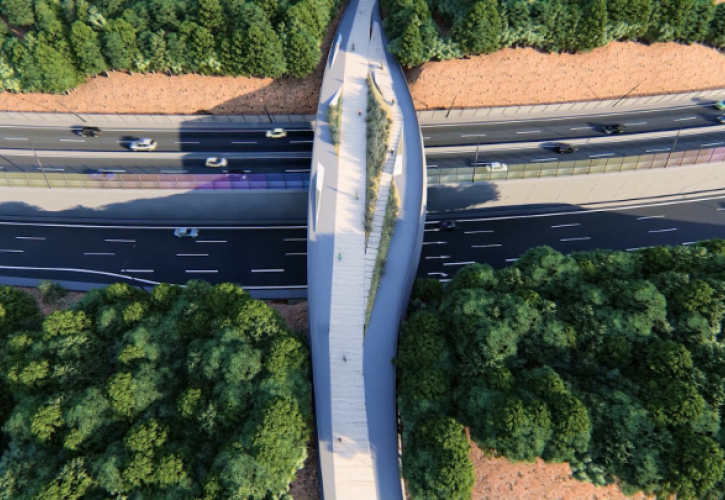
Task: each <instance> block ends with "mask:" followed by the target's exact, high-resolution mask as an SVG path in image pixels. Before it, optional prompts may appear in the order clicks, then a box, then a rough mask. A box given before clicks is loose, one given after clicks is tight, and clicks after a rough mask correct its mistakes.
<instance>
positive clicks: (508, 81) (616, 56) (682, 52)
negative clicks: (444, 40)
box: [407, 42, 725, 110]
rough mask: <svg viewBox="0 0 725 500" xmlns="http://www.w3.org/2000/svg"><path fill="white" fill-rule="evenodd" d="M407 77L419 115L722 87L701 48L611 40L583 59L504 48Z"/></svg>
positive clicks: (718, 69) (719, 67)
mask: <svg viewBox="0 0 725 500" xmlns="http://www.w3.org/2000/svg"><path fill="white" fill-rule="evenodd" d="M407 74H408V83H409V85H410V89H411V92H412V94H413V100H414V102H415V106H416V108H417V109H419V110H427V109H430V110H433V109H448V108H449V107H450V106H451V103H453V108H454V109H455V108H478V107H488V106H510V105H522V104H547V103H556V102H568V101H590V100H599V99H613V98H614V99H617V98H621V97H623V96H624V95H626V94H627V93H629V96H631V97H634V96H642V95H654V94H670V93H678V92H688V91H691V90H705V89H715V88H723V87H725V55H723V53H722V52H719V51H718V50H716V49H712V48H708V47H705V46H703V45H681V44H678V43H657V44H653V45H645V44H641V43H636V42H612V43H610V44H609V45H607V46H606V47H601V48H599V49H596V50H593V51H591V52H589V53H586V54H548V53H544V52H539V51H537V50H535V49H530V48H526V49H522V48H518V49H504V50H500V51H498V52H495V53H493V54H489V55H485V56H475V57H471V58H470V59H459V60H452V61H443V62H428V63H425V64H423V65H422V66H420V67H418V68H414V69H412V70H410V71H408V73H407ZM454 98H455V100H454Z"/></svg>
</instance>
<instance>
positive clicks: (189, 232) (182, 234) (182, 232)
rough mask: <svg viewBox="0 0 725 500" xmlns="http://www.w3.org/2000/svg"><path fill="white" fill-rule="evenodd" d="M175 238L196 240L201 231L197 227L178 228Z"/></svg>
mask: <svg viewBox="0 0 725 500" xmlns="http://www.w3.org/2000/svg"><path fill="white" fill-rule="evenodd" d="M174 236H176V237H177V238H196V237H197V236H199V230H198V229H197V228H195V227H177V228H176V229H174Z"/></svg>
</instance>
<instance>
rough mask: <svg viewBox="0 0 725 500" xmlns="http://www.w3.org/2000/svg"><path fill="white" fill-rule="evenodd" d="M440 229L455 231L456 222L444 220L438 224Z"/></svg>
mask: <svg viewBox="0 0 725 500" xmlns="http://www.w3.org/2000/svg"><path fill="white" fill-rule="evenodd" d="M438 229H440V230H441V231H455V229H456V221H453V220H442V221H440V222H439V223H438Z"/></svg>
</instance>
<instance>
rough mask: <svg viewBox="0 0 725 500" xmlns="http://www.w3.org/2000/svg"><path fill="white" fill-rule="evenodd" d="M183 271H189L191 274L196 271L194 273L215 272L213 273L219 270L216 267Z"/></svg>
mask: <svg viewBox="0 0 725 500" xmlns="http://www.w3.org/2000/svg"><path fill="white" fill-rule="evenodd" d="M184 272H185V273H189V274H192V273H196V274H215V273H218V272H219V270H217V269H186V270H185V271H184Z"/></svg>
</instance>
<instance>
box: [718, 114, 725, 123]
mask: <svg viewBox="0 0 725 500" xmlns="http://www.w3.org/2000/svg"><path fill="white" fill-rule="evenodd" d="M717 121H719V122H720V123H725V115H720V116H718V117H717Z"/></svg>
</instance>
